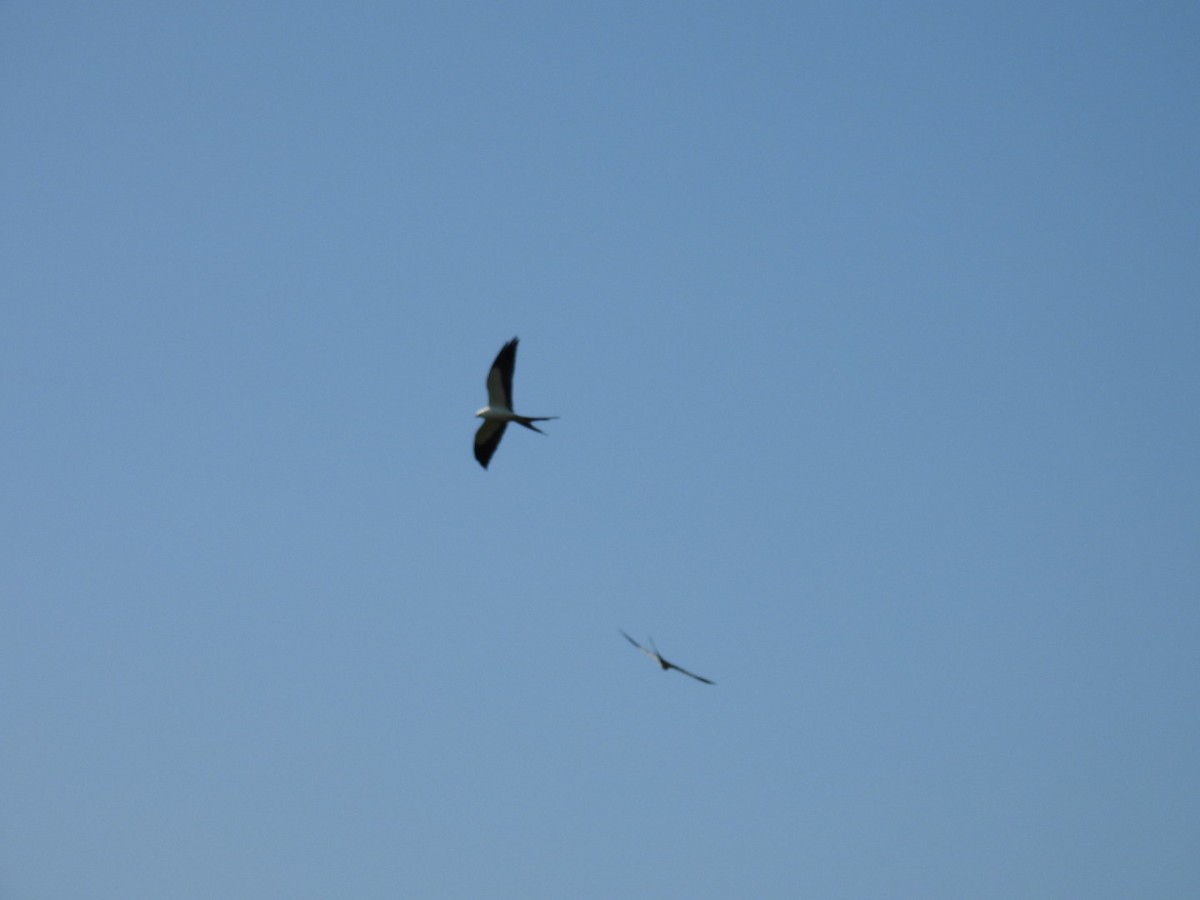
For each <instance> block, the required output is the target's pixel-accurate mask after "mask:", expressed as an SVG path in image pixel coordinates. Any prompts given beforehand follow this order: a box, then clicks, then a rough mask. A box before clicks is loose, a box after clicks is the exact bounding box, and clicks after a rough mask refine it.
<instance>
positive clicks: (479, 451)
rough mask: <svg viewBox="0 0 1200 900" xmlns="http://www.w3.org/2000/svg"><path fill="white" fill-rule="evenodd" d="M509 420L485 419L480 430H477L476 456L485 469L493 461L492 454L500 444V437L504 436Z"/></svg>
mask: <svg viewBox="0 0 1200 900" xmlns="http://www.w3.org/2000/svg"><path fill="white" fill-rule="evenodd" d="M507 427H508V423H507V422H497V421H496V420H495V419H484V420H483V424H482V425H480V426H479V430H478V431H476V432H475V458H476V459H477V460H479V464H480V465H481V466H483V467H484V468H485V469H486V468H487V467H488V463H489V462H491V459H492V454H493V453H495V452H496V448H497V447H499V446H500V438H502V437H504V429H505V428H507Z"/></svg>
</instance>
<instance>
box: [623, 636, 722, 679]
mask: <svg viewBox="0 0 1200 900" xmlns="http://www.w3.org/2000/svg"><path fill="white" fill-rule="evenodd" d="M617 631H621V629H620V628H618V629H617ZM621 634H625V632H624V631H621ZM625 640H627V641H629V643H631V644H633V646H635V647H637V648H638V649H639V650H641V651H642V652H643V653H645V654H646V655H647V656H648V657H650V658H651V659H652V660H654V661H655V662H656V663H658V664H659V665H660V666H661V667H662V670H663V671H664V672H665V671H667V669H674V670H675V671H676V672H682V673H683V674H684V675H687V676H688V677H689V678H695V679H696V680H697V681H703V682H704V683H705V684H716V682H715V681H709V680H708V679H707V678H701V677H700V676H699V675H697V674H696V673H694V672H689V671H688V670H687V669H685V668H683V667H682V666H677V665H675V663H673V662H667V661H666V660H665V659H663V658H662V654H661V653H659V652H658V648H657V647H654V639H653V638H651V639H650V646H651V647H654V649H653V650H647V649H646V648H645V647H643V646H642V645H641V644H639V643H638V642H637V641H635V640H634V639H633V638H631V637H630V636H629V635H627V634H625Z"/></svg>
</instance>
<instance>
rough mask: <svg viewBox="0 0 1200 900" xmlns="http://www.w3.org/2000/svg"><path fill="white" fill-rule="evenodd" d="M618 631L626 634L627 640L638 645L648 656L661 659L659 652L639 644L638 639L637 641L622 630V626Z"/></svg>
mask: <svg viewBox="0 0 1200 900" xmlns="http://www.w3.org/2000/svg"><path fill="white" fill-rule="evenodd" d="M617 631H620V632H621V634H623V635H625V640H627V641H629V643H631V644H633V646H635V647H637V648H638V649H639V650H641V651H642V652H643V653H645V654H646V655H647V656H648V657H650V658H651V659H653V660H657V659H659V656H658V654H657V653H654V652H653V651H651V650H647V649H646V648H645V647H643V646H642V645H641V644H639V643H638V642H637V641H635V640H634V639H633V638H631V637H630V636H629V635H627V634H625V632H624V631H622V630H621V629H620V628H618V629H617Z"/></svg>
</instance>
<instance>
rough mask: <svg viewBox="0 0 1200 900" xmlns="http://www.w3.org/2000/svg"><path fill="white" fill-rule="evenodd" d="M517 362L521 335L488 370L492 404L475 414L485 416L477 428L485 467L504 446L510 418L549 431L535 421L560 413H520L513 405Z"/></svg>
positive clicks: (478, 447) (479, 457)
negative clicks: (503, 441)
mask: <svg viewBox="0 0 1200 900" xmlns="http://www.w3.org/2000/svg"><path fill="white" fill-rule="evenodd" d="M516 365H517V338H513V339H512V340H511V341H509V342H508V343H507V344H505V345H504V346H503V347H501V348H500V352H499V353H497V354H496V361H495V362H494V363H492V369H491V371H490V372H488V377H487V392H488V405H487V406H485V407H484V408H483V409H481V410H480V411H479V412H477V413H475V418H477V419H483V424H482V425H480V426H479V430H478V431H477V432H475V458H476V459H477V460H479V464H480V465H481V466H483V467H484V468H485V469H486V468H487V467H488V462H490V461H491V458H492V454H493V453H495V452H496V448H497V447H499V446H500V438H502V437H504V429H505V428H507V427H508V423H509V422H516V423H517V424H518V425H524V426H525V427H526V428H528V429H529V430H530V431H536V432H537V433H538V434H545V433H546V432H544V431H542V429H540V428H538V427H537V426H536V425H534V424H533V423H534V422H548V421H549V420H551V419H557V418H558V416H519V415H517V414H516V413H515V412H513V408H512V379H513V369H514V368H516Z"/></svg>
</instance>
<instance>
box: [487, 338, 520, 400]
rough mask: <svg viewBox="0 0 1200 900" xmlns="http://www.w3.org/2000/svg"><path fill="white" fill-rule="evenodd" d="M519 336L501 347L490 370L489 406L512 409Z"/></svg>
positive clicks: (488, 381) (488, 384)
mask: <svg viewBox="0 0 1200 900" xmlns="http://www.w3.org/2000/svg"><path fill="white" fill-rule="evenodd" d="M517 340H518V339H517V338H513V339H512V340H511V341H509V342H508V343H507V344H505V345H504V346H503V347H501V348H500V352H499V353H497V354H496V361H495V362H494V363H492V367H491V369H489V370H488V376H487V392H488V406H493V407H499V408H501V409H512V408H513V406H512V403H513V399H512V380H513V370H515V369H516V367H517Z"/></svg>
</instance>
